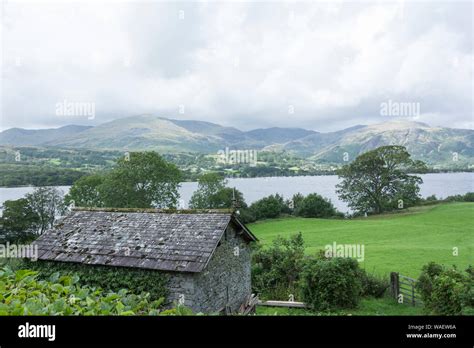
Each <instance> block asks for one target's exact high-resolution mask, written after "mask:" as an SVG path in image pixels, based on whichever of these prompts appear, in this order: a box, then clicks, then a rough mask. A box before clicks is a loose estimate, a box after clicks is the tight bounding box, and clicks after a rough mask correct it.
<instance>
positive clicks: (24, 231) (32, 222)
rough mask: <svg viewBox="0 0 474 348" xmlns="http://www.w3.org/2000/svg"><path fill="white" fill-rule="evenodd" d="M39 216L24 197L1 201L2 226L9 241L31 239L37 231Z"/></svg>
mask: <svg viewBox="0 0 474 348" xmlns="http://www.w3.org/2000/svg"><path fill="white" fill-rule="evenodd" d="M38 223H39V216H38V214H36V213H35V212H34V211H33V209H32V207H31V206H30V204H29V202H28V200H27V199H26V198H20V199H17V200H8V201H5V202H4V203H3V216H2V226H3V231H4V233H5V235H6V240H7V241H10V242H17V241H21V242H24V241H27V240H29V239H32V237H33V236H34V233H35V232H36V231H37V227H38Z"/></svg>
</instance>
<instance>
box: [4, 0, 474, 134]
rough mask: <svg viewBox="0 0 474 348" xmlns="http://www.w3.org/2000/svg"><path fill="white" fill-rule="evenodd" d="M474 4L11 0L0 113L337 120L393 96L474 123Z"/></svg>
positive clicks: (251, 122) (30, 118)
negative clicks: (61, 110) (70, 108)
mask: <svg viewBox="0 0 474 348" xmlns="http://www.w3.org/2000/svg"><path fill="white" fill-rule="evenodd" d="M471 7H472V3H463V2H454V3H449V2H443V3H440V4H439V7H436V8H435V7H433V6H431V5H430V4H429V3H405V4H404V6H403V7H401V6H400V3H359V2H340V3H336V4H329V5H328V4H327V3H321V2H318V3H306V2H301V3H300V2H298V3H288V2H277V3H271V4H270V3H262V2H255V3H252V2H234V3H219V2H209V3H206V2H178V3H169V2H153V3H134V2H125V3H119V4H114V5H111V4H110V3H108V2H99V3H97V2H85V3H81V4H61V3H53V4H49V3H48V4H46V3H41V4H36V5H35V4H32V3H19V4H16V3H6V5H5V13H4V16H3V21H2V24H3V40H2V42H3V44H4V47H3V48H4V56H3V57H4V61H3V63H4V64H3V76H4V80H3V100H2V114H3V118H2V124H1V127H2V128H9V127H15V126H16V127H26V128H33V127H48V126H59V125H64V124H70V123H82V124H90V123H89V122H96V123H101V122H104V121H106V120H109V119H112V118H116V117H124V116H128V115H133V114H139V113H155V114H159V115H163V116H168V117H176V118H191V119H201V120H207V121H214V122H218V123H221V124H226V125H234V126H237V127H241V128H254V127H271V126H292V127H307V128H313V129H316V130H330V129H338V128H340V127H344V126H351V125H354V124H361V123H371V122H381V121H383V119H382V118H381V117H380V116H379V105H380V103H381V102H382V101H384V100H387V99H392V100H399V101H413V102H419V103H420V105H421V112H422V115H421V117H420V121H424V122H427V123H430V124H436V125H445V126H459V127H472V74H473V68H472V61H473V52H472V42H473V38H472V31H471V27H470V25H471V23H472V20H473V19H472V11H471ZM18 62H20V63H19V64H17V63H18ZM64 99H67V100H74V99H76V100H80V101H92V102H95V103H96V114H97V116H96V118H95V120H93V121H91V120H87V119H81V118H76V119H64V118H60V117H58V116H55V115H54V106H55V104H56V103H57V102H60V101H62V100H64ZM180 105H185V114H184V115H181V114H179V113H178V110H179V106H180ZM289 105H291V106H292V107H294V110H295V113H294V114H292V115H291V117H289V116H288V107H289Z"/></svg>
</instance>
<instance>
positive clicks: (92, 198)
mask: <svg viewBox="0 0 474 348" xmlns="http://www.w3.org/2000/svg"><path fill="white" fill-rule="evenodd" d="M103 183H104V176H102V175H97V174H95V175H88V176H83V177H82V178H80V179H79V180H77V181H76V182H75V183H74V185H72V187H71V189H70V190H69V193H68V194H67V195H66V197H65V202H66V204H68V205H69V204H74V205H75V206H77V207H103V206H104V202H103V199H102V197H101V195H100V190H99V188H100V185H102V184H103Z"/></svg>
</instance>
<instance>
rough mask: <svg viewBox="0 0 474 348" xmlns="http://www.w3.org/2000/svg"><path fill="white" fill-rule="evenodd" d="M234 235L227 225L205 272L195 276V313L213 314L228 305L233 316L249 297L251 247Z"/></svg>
mask: <svg viewBox="0 0 474 348" xmlns="http://www.w3.org/2000/svg"><path fill="white" fill-rule="evenodd" d="M236 232H237V231H236V228H235V227H234V226H233V224H230V225H229V226H228V228H227V230H226V232H225V234H224V236H223V237H222V239H221V243H220V245H219V246H218V247H217V248H216V251H215V252H214V255H213V256H212V258H211V260H210V261H209V264H208V265H207V267H206V269H205V270H204V271H203V272H202V273H198V274H196V275H194V278H195V282H194V296H193V306H192V308H193V309H194V311H196V312H203V313H213V312H217V311H220V310H222V309H224V308H225V307H226V305H228V306H229V308H230V309H231V310H232V311H234V312H235V311H237V310H238V309H239V307H240V305H241V304H242V303H243V302H244V300H245V299H246V297H247V296H248V295H250V292H251V274H250V271H251V266H250V245H249V244H248V243H247V242H246V241H245V240H244V239H243V238H242V237H241V236H238V235H237V233H236Z"/></svg>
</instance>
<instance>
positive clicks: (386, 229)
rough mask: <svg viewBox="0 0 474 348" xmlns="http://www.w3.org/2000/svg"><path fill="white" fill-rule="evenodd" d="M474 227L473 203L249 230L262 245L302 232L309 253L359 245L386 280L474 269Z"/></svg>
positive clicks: (272, 223) (264, 224) (285, 221)
mask: <svg viewBox="0 0 474 348" xmlns="http://www.w3.org/2000/svg"><path fill="white" fill-rule="evenodd" d="M473 222H474V203H449V204H440V205H434V206H423V207H416V208H411V209H409V210H407V211H406V212H404V213H398V214H387V215H381V216H373V217H368V218H358V219H352V220H330V219H311V218H294V217H289V218H280V219H274V220H265V221H261V222H257V223H254V224H249V228H250V230H251V231H252V232H253V233H254V234H255V235H256V236H257V238H259V240H260V241H261V243H263V244H264V245H265V244H269V243H271V241H272V240H273V239H274V238H276V237H277V236H278V235H280V236H283V237H288V236H290V235H292V234H295V233H298V232H301V233H302V235H303V239H304V241H305V245H306V252H307V253H308V254H314V253H317V252H318V250H320V249H324V247H325V245H327V244H333V243H334V242H336V243H337V244H361V245H364V254H365V255H364V261H362V262H361V263H360V265H361V267H362V268H365V269H366V270H367V271H368V272H370V273H376V274H379V275H384V276H387V277H388V276H389V273H390V272H399V273H400V274H403V275H407V276H410V277H414V278H416V277H418V275H419V273H420V270H421V267H422V266H423V265H424V264H426V263H428V262H429V261H435V262H437V263H442V264H444V265H449V266H451V265H456V266H457V267H458V268H460V269H463V270H464V269H465V268H467V266H468V265H469V264H471V265H474V226H473ZM455 248H457V251H458V255H457V256H455V255H454V253H455V252H454V250H456V249H455Z"/></svg>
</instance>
